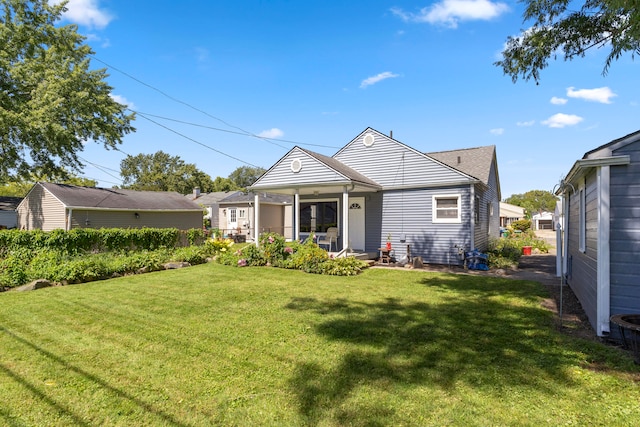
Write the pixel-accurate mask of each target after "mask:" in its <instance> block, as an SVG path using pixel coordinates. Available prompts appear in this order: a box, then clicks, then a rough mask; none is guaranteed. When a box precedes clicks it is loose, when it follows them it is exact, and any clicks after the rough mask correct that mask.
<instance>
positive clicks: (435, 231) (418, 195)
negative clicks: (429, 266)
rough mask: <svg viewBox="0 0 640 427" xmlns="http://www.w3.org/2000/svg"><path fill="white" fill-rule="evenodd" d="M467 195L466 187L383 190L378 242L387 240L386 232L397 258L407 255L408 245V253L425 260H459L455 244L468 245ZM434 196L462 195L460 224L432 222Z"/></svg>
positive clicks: (449, 261)
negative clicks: (408, 248) (389, 236)
mask: <svg viewBox="0 0 640 427" xmlns="http://www.w3.org/2000/svg"><path fill="white" fill-rule="evenodd" d="M469 194H470V187H469V186H465V187H445V188H437V189H421V190H393V191H386V192H384V194H383V208H382V227H381V235H380V241H381V242H382V243H384V242H386V239H387V235H388V234H391V244H392V247H393V248H394V249H395V256H396V258H397V259H400V258H402V257H403V256H404V255H406V252H407V245H410V250H411V256H412V257H416V256H420V257H422V259H423V261H424V262H427V263H433V264H459V263H461V261H460V260H459V259H458V258H457V254H456V249H455V246H456V245H457V246H462V247H465V248H468V246H469V242H470V238H471V229H470V227H469V224H470V222H469V221H470V220H471V216H470V212H469V209H470V203H469ZM434 195H460V196H461V197H460V200H461V205H462V206H461V209H462V211H461V216H462V218H461V222H460V223H454V224H447V223H434V222H433V196H434ZM367 214H369V211H367ZM401 240H405V241H404V242H402V241H401Z"/></svg>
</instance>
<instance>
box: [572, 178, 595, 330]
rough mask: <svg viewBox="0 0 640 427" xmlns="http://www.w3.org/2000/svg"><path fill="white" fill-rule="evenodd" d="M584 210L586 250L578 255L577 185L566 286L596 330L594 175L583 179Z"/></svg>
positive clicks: (578, 191) (573, 201)
mask: <svg viewBox="0 0 640 427" xmlns="http://www.w3.org/2000/svg"><path fill="white" fill-rule="evenodd" d="M583 180H584V181H583V182H584V183H585V185H584V191H585V202H586V203H585V206H586V210H585V212H586V217H585V219H586V234H585V236H586V250H585V251H584V252H582V251H580V246H579V244H580V241H579V239H580V237H579V236H580V213H579V211H580V185H577V186H576V192H575V193H573V194H572V195H571V197H570V200H569V224H568V227H569V233H568V234H569V239H568V250H567V254H568V256H569V265H568V267H567V269H568V282H569V285H570V286H571V289H572V290H573V292H574V293H575V295H576V296H577V297H578V299H579V300H580V304H582V308H583V309H584V311H585V314H586V315H587V317H588V318H589V321H590V322H591V326H592V327H593V328H594V329H596V324H595V322H596V320H597V314H596V304H597V257H598V253H597V244H598V239H597V237H598V224H597V220H598V195H597V191H596V190H597V183H596V172H595V171H591V172H590V173H589V174H587V176H586V177H585V178H583Z"/></svg>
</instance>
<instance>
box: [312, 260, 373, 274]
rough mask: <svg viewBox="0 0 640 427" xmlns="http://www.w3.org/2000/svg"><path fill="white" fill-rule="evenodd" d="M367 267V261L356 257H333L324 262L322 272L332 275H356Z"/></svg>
mask: <svg viewBox="0 0 640 427" xmlns="http://www.w3.org/2000/svg"><path fill="white" fill-rule="evenodd" d="M366 267H367V263H366V262H364V261H360V260H359V259H356V258H355V257H346V258H331V259H328V260H327V261H325V262H324V263H323V264H322V274H328V275H331V276H355V275H357V274H359V273H360V272H361V271H362V270H363V269H365V268H366Z"/></svg>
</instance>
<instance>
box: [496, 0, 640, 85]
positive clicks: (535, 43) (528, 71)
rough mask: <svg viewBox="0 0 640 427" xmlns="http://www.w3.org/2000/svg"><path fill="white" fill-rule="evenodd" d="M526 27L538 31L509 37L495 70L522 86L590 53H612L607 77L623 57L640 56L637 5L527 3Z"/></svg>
mask: <svg viewBox="0 0 640 427" xmlns="http://www.w3.org/2000/svg"><path fill="white" fill-rule="evenodd" d="M523 3H525V5H526V8H525V11H524V14H523V18H524V20H525V22H527V21H533V26H532V27H530V28H529V29H526V30H523V31H522V32H521V34H520V35H518V36H516V37H509V38H508V39H507V43H506V46H505V49H504V50H503V52H502V60H500V61H497V62H496V63H495V65H497V66H498V67H501V68H502V70H503V71H504V73H505V74H507V75H509V76H511V79H512V80H513V81H514V82H516V81H517V80H518V78H522V79H524V80H525V81H526V80H530V79H534V80H535V81H536V82H538V81H539V80H540V72H541V71H542V70H543V69H544V68H546V67H547V66H548V65H549V60H551V59H553V60H555V59H557V58H558V57H559V56H560V57H563V58H564V60H565V61H570V60H573V59H575V58H579V57H583V56H585V54H586V52H587V51H588V50H589V49H594V48H595V49H599V48H608V49H610V51H609V54H608V55H607V59H606V61H605V64H604V69H603V74H606V73H607V72H608V70H609V67H610V66H611V64H612V63H613V61H615V60H617V59H618V58H620V57H621V56H622V55H623V54H626V53H630V54H631V56H632V57H633V56H634V55H636V54H640V10H638V1H636V0H586V1H584V2H578V5H579V4H582V6H581V7H579V8H576V6H577V4H576V3H575V2H569V1H567V0H523Z"/></svg>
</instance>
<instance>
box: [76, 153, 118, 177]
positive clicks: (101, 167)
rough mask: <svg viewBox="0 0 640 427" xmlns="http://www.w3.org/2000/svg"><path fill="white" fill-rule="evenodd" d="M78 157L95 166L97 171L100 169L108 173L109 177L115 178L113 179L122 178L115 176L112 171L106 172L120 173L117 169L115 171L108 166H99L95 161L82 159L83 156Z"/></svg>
mask: <svg viewBox="0 0 640 427" xmlns="http://www.w3.org/2000/svg"><path fill="white" fill-rule="evenodd" d="M78 158H79V159H80V160H81V161H83V162H85V163H88V164H90V165H91V166H93V167H95V168H96V169H98V170H99V171H101V172H103V173H105V174H107V175H109V176H110V177H111V178H115V179H117V180H118V181H120V182H122V178H120V177H119V176H115V175H113V174H112V173H110V172H108V171H114V172H116V173H120V172H119V171H116V170H114V169H111V168H108V167H106V166H100V165H98V164H96V163H93V162H90V161H89V160H87V159H83V158H82V157H80V156H78Z"/></svg>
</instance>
